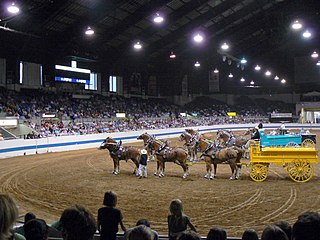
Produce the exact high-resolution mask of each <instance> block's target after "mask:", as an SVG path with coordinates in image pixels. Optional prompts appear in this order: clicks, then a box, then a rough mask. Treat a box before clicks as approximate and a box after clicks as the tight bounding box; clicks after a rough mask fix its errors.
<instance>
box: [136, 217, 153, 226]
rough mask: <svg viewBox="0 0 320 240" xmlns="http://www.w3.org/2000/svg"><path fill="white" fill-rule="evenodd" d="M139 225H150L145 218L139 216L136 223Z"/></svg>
mask: <svg viewBox="0 0 320 240" xmlns="http://www.w3.org/2000/svg"><path fill="white" fill-rule="evenodd" d="M139 225H144V226H147V227H150V222H149V221H148V220H147V219H145V218H141V219H139V220H138V221H137V223H136V226H139Z"/></svg>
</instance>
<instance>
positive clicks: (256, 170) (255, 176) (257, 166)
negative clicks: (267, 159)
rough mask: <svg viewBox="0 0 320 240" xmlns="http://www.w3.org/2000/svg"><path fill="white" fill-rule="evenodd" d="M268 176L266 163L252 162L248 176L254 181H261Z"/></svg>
mask: <svg viewBox="0 0 320 240" xmlns="http://www.w3.org/2000/svg"><path fill="white" fill-rule="evenodd" d="M267 176H268V165H267V164H262V163H253V164H252V165H251V167H250V177H251V179H252V180H253V181H255V182H262V181H264V180H266V178H267Z"/></svg>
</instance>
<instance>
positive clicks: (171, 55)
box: [169, 52, 177, 59]
mask: <svg viewBox="0 0 320 240" xmlns="http://www.w3.org/2000/svg"><path fill="white" fill-rule="evenodd" d="M176 57H177V56H176V55H175V54H174V53H173V52H171V53H170V56H169V58H171V59H173V58H176Z"/></svg>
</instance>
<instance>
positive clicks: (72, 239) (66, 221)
mask: <svg viewBox="0 0 320 240" xmlns="http://www.w3.org/2000/svg"><path fill="white" fill-rule="evenodd" d="M60 222H61V225H62V228H63V231H62V236H63V239H65V240H91V239H93V234H94V233H95V232H96V229H97V227H96V221H95V218H94V217H93V215H92V214H91V213H90V212H89V211H88V210H87V209H85V208H84V207H81V206H79V205H75V206H73V207H70V208H67V209H65V210H64V211H63V213H62V215H61V218H60Z"/></svg>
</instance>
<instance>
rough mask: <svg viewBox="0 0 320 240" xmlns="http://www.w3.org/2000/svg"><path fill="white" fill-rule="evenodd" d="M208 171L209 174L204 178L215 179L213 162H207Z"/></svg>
mask: <svg viewBox="0 0 320 240" xmlns="http://www.w3.org/2000/svg"><path fill="white" fill-rule="evenodd" d="M206 169H207V174H206V175H205V176H204V177H205V178H208V179H213V178H212V166H211V162H208V161H207V160H206Z"/></svg>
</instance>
